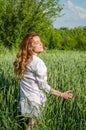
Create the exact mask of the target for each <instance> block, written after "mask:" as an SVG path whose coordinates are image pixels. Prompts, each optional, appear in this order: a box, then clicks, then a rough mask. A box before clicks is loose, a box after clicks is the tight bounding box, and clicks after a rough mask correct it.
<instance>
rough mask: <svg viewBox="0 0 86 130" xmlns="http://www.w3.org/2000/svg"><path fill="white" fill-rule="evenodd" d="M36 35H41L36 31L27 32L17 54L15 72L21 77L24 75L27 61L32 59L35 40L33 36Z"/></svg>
mask: <svg viewBox="0 0 86 130" xmlns="http://www.w3.org/2000/svg"><path fill="white" fill-rule="evenodd" d="M35 36H38V37H40V36H39V35H38V34H35V33H31V34H27V35H26V36H25V37H24V39H23V41H22V43H21V44H20V49H19V52H18V54H17V56H16V60H15V61H14V73H15V74H16V76H17V77H20V78H21V77H22V76H23V75H24V73H25V70H26V65H27V62H28V61H30V60H31V59H32V56H33V49H32V43H33V42H34V41H33V37H35Z"/></svg>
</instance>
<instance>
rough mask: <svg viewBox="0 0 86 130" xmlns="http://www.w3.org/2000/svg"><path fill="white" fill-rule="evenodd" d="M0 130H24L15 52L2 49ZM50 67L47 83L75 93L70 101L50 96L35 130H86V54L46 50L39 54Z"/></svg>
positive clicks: (0, 58) (48, 95) (0, 64)
mask: <svg viewBox="0 0 86 130" xmlns="http://www.w3.org/2000/svg"><path fill="white" fill-rule="evenodd" d="M0 53H1V54H0V130H23V128H22V126H21V123H20V122H22V124H23V125H24V126H26V123H25V120H23V119H22V121H21V120H20V119H19V115H18V109H19V80H18V79H16V77H15V76H14V73H13V61H14V60H15V57H16V51H15V50H11V51H10V50H7V49H6V48H2V49H1V50H0ZM40 57H41V58H42V59H43V60H44V62H45V64H46V66H47V68H48V83H49V84H50V85H51V87H52V88H55V89H57V90H60V91H66V90H72V91H73V94H74V97H73V99H72V100H70V101H67V100H64V99H63V98H61V97H55V96H53V95H50V94H47V99H48V100H47V103H46V107H45V109H44V112H43V116H42V118H41V119H40V121H39V123H40V125H35V130H86V52H79V51H76V52H75V51H56V50H55V51H47V52H44V53H43V54H41V55H40Z"/></svg>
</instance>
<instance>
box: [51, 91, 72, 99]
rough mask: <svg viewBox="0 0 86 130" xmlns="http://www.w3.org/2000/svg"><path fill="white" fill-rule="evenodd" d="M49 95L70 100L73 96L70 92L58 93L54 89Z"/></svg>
mask: <svg viewBox="0 0 86 130" xmlns="http://www.w3.org/2000/svg"><path fill="white" fill-rule="evenodd" d="M51 94H52V95H55V96H60V97H63V98H65V99H71V98H72V97H73V94H72V92H71V91H70V90H69V91H65V92H60V91H57V90H55V89H51Z"/></svg>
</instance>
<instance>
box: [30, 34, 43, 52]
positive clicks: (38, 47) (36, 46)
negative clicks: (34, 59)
mask: <svg viewBox="0 0 86 130" xmlns="http://www.w3.org/2000/svg"><path fill="white" fill-rule="evenodd" d="M32 48H33V52H34V53H36V54H38V53H41V52H43V50H44V47H43V43H42V42H41V39H40V38H39V36H34V37H33V43H32Z"/></svg>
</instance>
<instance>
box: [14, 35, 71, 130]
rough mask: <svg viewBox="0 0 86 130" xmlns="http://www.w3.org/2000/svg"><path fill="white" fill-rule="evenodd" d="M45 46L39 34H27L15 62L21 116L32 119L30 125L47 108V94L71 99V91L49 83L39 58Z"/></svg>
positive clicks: (44, 67)
mask: <svg viewBox="0 0 86 130" xmlns="http://www.w3.org/2000/svg"><path fill="white" fill-rule="evenodd" d="M43 50H44V46H43V43H42V41H41V39H40V36H39V35H38V34H34V33H32V34H27V35H26V36H25V37H24V39H23V41H22V43H21V45H20V50H19V52H18V54H17V57H16V60H15V62H14V70H15V73H16V75H17V76H19V77H20V78H21V81H20V104H21V114H22V115H24V116H25V117H30V120H29V124H28V130H30V127H31V126H30V125H32V124H34V118H37V117H38V116H40V115H41V111H42V108H43V107H44V106H45V102H46V93H51V94H53V95H55V96H61V97H63V98H65V99H71V98H72V93H71V92H70V91H66V92H63V93H62V92H60V91H57V90H55V89H52V88H51V87H50V86H49V85H48V83H47V68H46V66H45V64H44V62H43V61H42V60H41V59H40V58H39V57H38V55H39V54H40V53H41V52H43Z"/></svg>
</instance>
